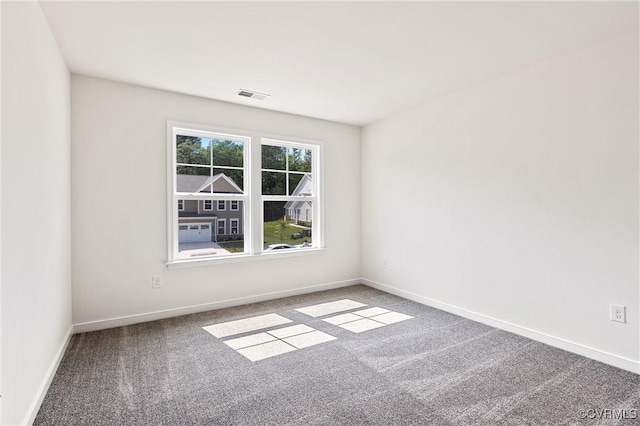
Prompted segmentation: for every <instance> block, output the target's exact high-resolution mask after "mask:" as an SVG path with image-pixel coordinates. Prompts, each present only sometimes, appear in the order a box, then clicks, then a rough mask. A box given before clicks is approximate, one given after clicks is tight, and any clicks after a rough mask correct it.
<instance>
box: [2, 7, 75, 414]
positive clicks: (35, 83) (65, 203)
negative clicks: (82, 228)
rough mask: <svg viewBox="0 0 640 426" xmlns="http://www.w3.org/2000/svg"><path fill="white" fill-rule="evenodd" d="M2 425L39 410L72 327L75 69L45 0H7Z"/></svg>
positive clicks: (4, 39)
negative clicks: (66, 60)
mask: <svg viewBox="0 0 640 426" xmlns="http://www.w3.org/2000/svg"><path fill="white" fill-rule="evenodd" d="M1 7H2V165H1V170H2V176H1V183H2V189H1V193H2V200H1V205H2V240H1V241H2V244H1V249H2V260H1V261H2V276H1V277H2V313H1V316H2V330H1V339H2V366H1V376H2V418H1V419H0V423H2V424H21V423H23V422H26V421H29V420H30V416H31V415H33V414H35V412H34V408H37V407H38V404H39V401H38V400H39V398H41V397H42V396H43V395H42V391H43V390H46V387H47V380H48V379H49V378H50V377H51V375H50V373H51V372H53V371H54V369H55V366H56V360H57V359H58V356H59V355H60V351H61V349H62V348H63V347H64V345H65V343H66V341H67V338H68V336H69V333H70V327H71V260H70V232H71V231H70V152H69V149H70V142H69V141H70V130H69V120H70V108H69V98H70V94H69V89H70V86H69V72H68V70H67V68H66V65H65V64H64V61H63V59H62V57H61V55H60V53H59V51H58V47H57V45H56V43H55V41H54V39H53V36H52V34H51V32H50V30H49V26H48V24H47V23H46V21H45V18H44V16H43V14H42V12H41V10H40V6H39V5H38V3H37V2H24V3H9V2H2V5H1Z"/></svg>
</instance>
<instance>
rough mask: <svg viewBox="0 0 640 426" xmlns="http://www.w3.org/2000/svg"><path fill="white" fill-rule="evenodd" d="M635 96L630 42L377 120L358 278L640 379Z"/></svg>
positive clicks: (634, 46) (366, 141)
mask: <svg viewBox="0 0 640 426" xmlns="http://www.w3.org/2000/svg"><path fill="white" fill-rule="evenodd" d="M638 89H639V87H638V34H637V33H635V34H631V35H629V37H627V38H621V39H617V40H613V41H611V42H608V43H605V44H601V45H597V46H593V47H591V48H589V49H586V50H583V51H580V52H577V53H574V54H571V55H567V56H564V57H560V58H555V59H553V60H550V61H548V62H545V63H541V64H539V65H538V66H535V67H532V68H529V69H526V70H522V71H521V72H518V73H516V74H513V75H509V76H505V77H503V78H500V79H498V80H495V81H492V82H490V83H488V84H485V85H482V86H478V87H475V88H469V89H467V90H464V91H460V92H458V93H454V94H451V95H449V96H448V97H446V98H442V99H440V100H437V101H434V102H432V103H427V104H424V105H421V106H418V107H415V108H413V109H411V110H408V111H404V112H401V113H398V114H395V115H393V116H391V117H389V118H387V119H384V120H381V121H379V122H377V123H374V124H371V125H369V126H366V127H365V128H364V129H363V136H362V151H363V154H362V171H363V172H362V189H363V196H362V200H363V201H362V212H363V213H362V217H363V220H362V229H363V236H362V247H363V252H362V256H363V276H364V277H365V278H367V279H368V280H369V281H368V282H369V283H371V284H374V285H378V286H379V287H380V288H385V289H387V290H391V291H395V292H397V293H399V294H404V295H405V296H409V297H413V298H415V299H417V300H422V301H425V302H426V303H431V304H433V305H435V306H439V307H443V308H446V309H449V310H451V311H454V312H458V313H462V314H466V315H468V316H470V317H474V318H476V319H478V318H481V315H484V316H487V317H491V318H493V319H495V320H496V321H492V320H490V318H488V319H489V321H488V322H490V323H493V324H498V325H501V326H503V327H505V328H509V329H512V330H516V331H519V332H522V333H523V334H529V335H532V336H534V337H537V338H540V339H541V340H544V339H545V335H547V337H551V339H548V341H550V342H551V343H554V344H559V345H563V342H562V340H560V339H565V340H566V341H568V342H564V343H566V344H564V347H567V348H572V349H574V350H576V348H578V349H580V348H583V349H585V351H582V352H583V353H585V354H589V355H591V356H599V357H600V359H602V360H606V361H608V362H613V363H616V364H617V365H619V366H623V367H626V368H628V367H629V366H630V365H631V366H635V367H634V368H635V369H636V371H637V367H638V364H637V362H638V358H639V354H638V349H639V333H640V330H639V327H638V323H639V317H638V309H639V306H638V296H639V294H638V278H639V277H638V266H639V265H638V255H639V250H638V230H639V229H638V214H639V210H638V177H639V176H638V173H639V170H638V136H639V134H638V114H639V108H638ZM385 259H386V260H387V262H388V267H387V268H386V269H385V268H384V267H383V262H384V260H385ZM610 303H618V304H623V305H626V306H627V315H628V318H627V324H619V323H614V322H611V321H609V304H610ZM475 314H479V315H475ZM485 319H487V318H485ZM527 329H528V330H527ZM529 331H530V332H531V333H528V332H529ZM572 343H575V344H576V345H573V344H572ZM584 347H586V348H584ZM589 348H591V349H589ZM607 353H608V354H610V355H612V356H609V355H607ZM634 363H635V364H634Z"/></svg>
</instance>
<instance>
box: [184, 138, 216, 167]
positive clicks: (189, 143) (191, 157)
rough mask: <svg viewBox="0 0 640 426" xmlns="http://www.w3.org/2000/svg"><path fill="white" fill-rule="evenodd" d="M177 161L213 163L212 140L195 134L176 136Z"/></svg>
mask: <svg viewBox="0 0 640 426" xmlns="http://www.w3.org/2000/svg"><path fill="white" fill-rule="evenodd" d="M176 162H177V163H183V164H207V165H209V164H211V140H210V139H206V138H199V137H195V136H183V135H177V136H176Z"/></svg>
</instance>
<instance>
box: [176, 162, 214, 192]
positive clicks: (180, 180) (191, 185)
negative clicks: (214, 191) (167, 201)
mask: <svg viewBox="0 0 640 426" xmlns="http://www.w3.org/2000/svg"><path fill="white" fill-rule="evenodd" d="M210 173H211V169H210V168H209V167H191V166H178V167H177V175H176V190H177V192H211V184H210V183H211V177H210Z"/></svg>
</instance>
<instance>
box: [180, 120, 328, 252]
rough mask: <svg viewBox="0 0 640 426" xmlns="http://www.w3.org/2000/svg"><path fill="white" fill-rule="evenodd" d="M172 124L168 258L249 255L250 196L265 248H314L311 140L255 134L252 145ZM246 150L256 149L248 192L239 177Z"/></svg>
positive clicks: (242, 176) (244, 172) (254, 234)
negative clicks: (254, 177) (255, 181)
mask: <svg viewBox="0 0 640 426" xmlns="http://www.w3.org/2000/svg"><path fill="white" fill-rule="evenodd" d="M178 130H179V131H175V133H174V136H175V138H174V141H173V143H174V147H175V166H174V172H175V175H174V178H175V181H174V182H175V184H174V197H173V207H172V209H173V217H174V222H173V223H174V225H173V226H174V230H175V231H174V232H175V233H174V234H173V236H172V238H171V239H172V241H173V243H172V244H174V245H173V249H172V252H173V258H174V259H176V260H184V259H202V258H207V257H213V256H215V257H220V256H231V255H234V254H242V253H249V252H250V250H249V248H250V247H251V246H252V245H253V243H251V241H253V242H257V241H256V240H258V239H259V238H260V233H259V232H255V231H254V232H252V235H249V234H248V233H246V232H245V215H246V214H248V213H249V210H248V209H249V208H250V206H251V205H255V204H252V203H250V202H249V201H250V197H252V196H261V197H262V207H263V211H262V217H263V227H262V230H261V231H262V241H263V246H262V250H263V251H264V252H265V253H266V252H269V253H271V252H276V251H277V252H285V251H287V250H294V249H305V248H312V247H315V246H314V243H316V244H317V241H314V235H313V222H314V220H317V219H315V218H316V215H317V212H314V204H315V203H316V202H317V189H316V187H315V186H314V185H315V184H316V182H314V177H315V172H314V167H316V166H314V159H315V155H316V153H317V150H318V147H317V146H316V145H310V144H302V143H293V142H283V141H275V140H269V139H261V140H260V144H259V145H258V146H256V145H255V142H256V141H254V142H252V140H251V138H249V137H244V136H230V135H224V134H219V133H212V132H209V131H203V130H187V129H178ZM252 143H254V145H252ZM250 148H251V149H253V150H256V149H259V151H258V152H259V153H260V154H259V155H260V159H261V167H260V169H259V170H256V172H258V173H259V176H260V180H261V183H260V187H259V188H253V189H252V190H251V191H249V190H248V189H249V188H248V186H247V185H249V181H248V180H247V181H246V182H245V178H246V177H247V176H248V175H249V173H248V172H249V169H248V165H247V164H246V163H247V158H248V157H247V152H246V150H248V149H250ZM245 186H247V187H246V188H245ZM252 213H253V214H254V215H255V214H256V213H258V214H259V212H257V211H254V212H252ZM253 217H255V216H253ZM246 231H247V232H249V230H248V229H247V230H246ZM176 243H177V244H176ZM254 247H255V246H254Z"/></svg>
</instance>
